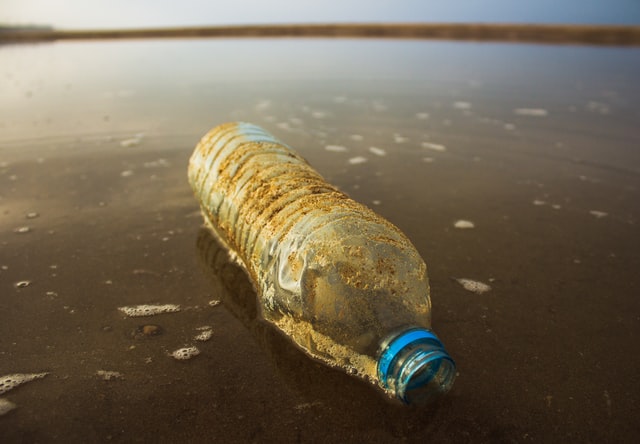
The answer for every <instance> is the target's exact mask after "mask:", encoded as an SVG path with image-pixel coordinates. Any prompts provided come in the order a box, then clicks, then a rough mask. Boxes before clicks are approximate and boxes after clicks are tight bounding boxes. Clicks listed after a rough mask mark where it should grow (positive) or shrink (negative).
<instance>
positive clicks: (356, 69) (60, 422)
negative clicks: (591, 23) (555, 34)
mask: <svg viewBox="0 0 640 444" xmlns="http://www.w3.org/2000/svg"><path fill="white" fill-rule="evenodd" d="M637 55H638V51H637V50H636V49H629V48H627V49H624V48H588V47H584V48H583V47H544V46H535V45H499V44H495V45H494V44H487V45H476V44H469V43H457V44H454V43H442V42H406V41H395V42H389V41H363V42H353V41H340V40H326V41H323V40H320V41H314V42H308V41H307V42H300V41H295V40H283V41H280V42H264V41H248V40H244V41H235V40H230V41H178V42H174V41H162V42H94V43H81V42H76V43H55V44H47V45H36V46H20V47H12V48H2V49H0V61H1V62H2V63H0V66H2V68H1V69H0V75H1V76H2V77H3V78H4V79H6V82H5V83H4V84H3V86H2V87H0V88H1V89H0V94H1V95H2V97H3V100H2V101H1V102H0V267H1V268H0V313H1V315H0V316H1V318H0V319H1V320H2V322H0V377H2V376H4V375H7V374H13V373H39V372H48V375H47V376H46V377H44V378H42V379H39V380H35V381H32V382H28V383H26V384H24V385H22V386H20V387H17V388H15V389H13V390H10V391H8V392H6V393H4V394H2V395H0V397H1V398H4V399H6V400H9V401H10V402H11V403H13V404H14V405H15V406H16V407H15V409H13V410H12V411H9V412H8V413H6V414H4V415H2V416H0V427H1V428H2V441H3V442H149V441H153V442H158V441H159V442H169V441H172V442H175V441H177V440H182V441H189V442H210V441H212V440H213V441H216V440H220V441H222V440H224V441H225V442H252V441H255V442H333V441H338V440H339V441H346V442H395V441H398V442H400V441H406V442H425V441H427V440H428V441H430V442H540V441H544V442H555V441H562V442H619V441H631V440H633V439H634V438H635V437H636V436H637V435H638V433H639V427H638V425H637V420H636V418H637V416H638V402H639V401H640V398H639V397H640V385H639V382H638V377H637V368H638V367H639V365H640V362H639V359H638V357H637V353H636V348H637V347H636V344H635V337H636V336H637V335H638V334H640V331H639V330H640V324H639V319H638V312H639V308H640V307H639V306H638V305H639V302H638V299H637V297H636V295H637V294H638V291H639V290H640V288H639V283H640V280H639V278H638V277H637V271H636V270H638V269H639V268H640V260H639V256H638V254H637V251H638V248H639V247H640V236H639V235H638V230H637V224H638V217H639V215H640V204H639V203H638V202H640V199H639V198H638V197H639V196H638V192H639V190H638V187H639V186H640V167H639V165H640V153H639V152H638V150H637V147H638V146H640V143H639V142H640V140H639V139H640V137H639V136H638V132H637V127H638V123H639V120H640V109H639V108H638V105H637V104H638V103H640V101H639V100H638V99H639V98H640V88H639V87H638V85H637V78H638V75H639V74H640V64H639V63H638V62H636V60H640V58H638V57H637ZM229 120H246V121H251V122H254V123H257V124H259V125H262V126H264V127H265V128H267V129H268V130H269V131H271V132H273V133H274V134H275V135H277V136H278V137H279V138H281V139H282V140H283V141H285V142H286V143H288V144H290V145H291V146H294V147H295V148H296V149H298V151H299V152H300V153H301V154H302V155H303V156H304V157H305V158H307V159H308V160H309V162H310V163H311V164H312V165H314V167H316V168H317V169H318V170H319V171H320V172H321V173H322V174H323V175H324V176H325V177H326V178H327V179H328V180H329V181H330V182H331V183H334V184H336V185H337V186H339V187H340V188H341V189H343V190H344V191H346V192H347V193H349V194H350V195H351V196H352V197H353V198H354V199H356V200H358V201H361V202H363V203H365V204H367V205H369V206H371V207H372V208H373V209H374V210H376V211H378V212H379V213H380V214H382V215H383V216H384V217H386V218H387V219H389V220H391V221H392V222H394V223H395V224H396V225H398V226H399V227H400V228H401V229H402V230H403V231H404V232H405V233H406V234H407V235H408V237H409V238H410V239H411V240H412V242H413V243H414V244H415V245H416V247H417V248H418V250H419V251H420V252H421V254H422V255H423V257H424V258H425V260H426V262H427V266H428V272H429V277H430V280H431V291H432V303H433V327H434V330H435V331H436V333H437V334H438V335H439V336H440V337H441V338H442V340H443V341H444V343H445V344H446V346H447V348H448V350H449V351H450V353H451V355H452V356H453V358H454V359H455V360H456V362H457V365H458V370H459V376H458V379H457V380H456V383H455V385H454V387H453V389H452V391H451V392H450V393H449V395H448V396H446V397H445V398H443V399H442V400H441V401H440V402H439V403H438V404H437V405H433V406H430V407H427V408H425V409H417V408H406V407H401V406H396V405H392V404H389V403H388V402H387V401H386V399H384V398H383V397H382V396H381V395H380V394H379V393H377V392H376V391H375V390H373V389H372V388H371V387H370V386H368V385H367V384H365V383H362V382H360V381H358V380H355V379H354V378H352V377H349V376H347V375H344V374H342V373H339V372H337V371H334V370H331V369H328V368H325V367H324V366H322V365H321V364H318V363H315V362H313V361H311V360H309V359H307V358H306V356H304V355H302V354H301V353H300V352H298V351H297V350H296V349H295V348H293V347H291V346H290V345H289V344H288V342H287V341H286V339H284V338H282V337H281V336H280V335H279V334H278V333H277V332H276V331H274V330H273V329H271V328H270V327H269V326H268V325H265V324H264V323H262V322H260V320H259V318H257V317H256V312H255V307H254V306H252V301H253V299H252V298H253V297H254V294H253V293H252V290H251V285H250V283H249V282H248V281H247V280H246V277H244V276H243V274H242V271H241V270H239V269H237V267H236V266H235V265H234V264H233V263H231V262H226V261H225V260H224V254H222V252H221V251H220V250H219V247H217V246H216V245H215V243H212V241H211V240H210V239H208V238H207V237H206V236H205V235H203V233H202V231H201V224H202V219H201V216H200V214H199V212H198V208H197V203H196V201H195V199H194V198H193V196H192V194H191V190H190V189H189V185H188V183H187V179H186V168H187V160H188V157H189V156H190V154H191V152H192V150H193V148H194V146H195V144H196V143H197V141H198V139H199V138H200V137H201V136H202V135H203V134H204V133H205V132H206V131H207V130H208V129H209V128H210V127H212V126H213V125H216V124H219V123H221V122H224V121H229ZM336 147H340V148H336ZM372 148H375V149H372ZM353 159H360V160H357V161H354V160H353ZM32 213H37V214H36V215H34V214H32ZM459 220H466V221H470V222H472V223H473V228H467V229H460V228H455V226H454V224H455V223H456V221H459ZM22 227H28V228H29V230H28V231H27V230H22V231H27V232H19V231H21V230H19V229H20V228H22ZM16 231H18V232H16ZM456 278H468V279H472V280H475V281H480V282H483V283H485V284H488V285H490V286H491V290H489V291H487V292H484V293H482V294H477V293H473V292H471V291H468V290H466V289H465V288H464V287H463V286H462V285H460V283H459V282H458V281H456V280H455V279H456ZM20 281H29V285H28V286H26V287H24V288H17V287H16V286H15V284H16V283H18V282H20ZM211 301H220V304H218V305H215V303H213V304H212V303H211ZM151 303H161V304H165V303H167V304H179V305H180V306H181V307H182V310H181V311H180V312H177V313H166V314H161V315H157V316H153V317H149V318H131V317H127V316H125V315H124V314H123V313H122V312H121V311H119V310H118V307H122V306H127V305H137V304H151ZM213 305H215V306H213ZM144 324H157V325H159V326H161V327H162V331H163V333H162V334H160V335H157V336H150V337H140V336H139V335H137V336H136V335H135V334H132V332H134V331H136V329H137V328H138V327H139V326H141V325H144ZM205 326H211V328H212V331H213V334H212V337H211V339H210V340H208V341H205V342H199V341H195V339H194V337H195V336H196V335H197V334H199V333H200V332H201V331H202V330H198V328H200V327H205ZM188 345H196V346H197V347H198V348H199V350H200V354H199V355H198V356H196V357H194V358H193V359H191V360H187V361H178V360H175V359H174V358H172V357H170V356H168V353H170V352H172V351H174V350H176V349H178V348H181V347H185V346H188ZM99 371H113V372H118V374H117V375H116V374H111V375H113V377H112V378H111V379H109V378H107V379H109V380H105V373H98V372H99Z"/></svg>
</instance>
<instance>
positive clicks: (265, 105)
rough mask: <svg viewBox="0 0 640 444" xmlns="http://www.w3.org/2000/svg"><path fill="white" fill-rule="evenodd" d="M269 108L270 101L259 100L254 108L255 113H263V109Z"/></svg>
mask: <svg viewBox="0 0 640 444" xmlns="http://www.w3.org/2000/svg"><path fill="white" fill-rule="evenodd" d="M270 106H271V101H270V100H261V101H259V102H258V103H256V105H255V107H254V108H255V109H256V110H257V111H264V110H265V109H267V108H269V107H270Z"/></svg>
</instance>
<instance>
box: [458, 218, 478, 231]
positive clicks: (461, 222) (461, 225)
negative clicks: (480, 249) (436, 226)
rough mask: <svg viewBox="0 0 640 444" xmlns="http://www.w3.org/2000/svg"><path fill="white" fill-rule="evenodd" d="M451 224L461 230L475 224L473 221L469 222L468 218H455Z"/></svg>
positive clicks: (473, 226) (472, 226)
mask: <svg viewBox="0 0 640 444" xmlns="http://www.w3.org/2000/svg"><path fill="white" fill-rule="evenodd" d="M453 226H454V227H455V228H459V229H461V230H464V229H468V228H475V225H474V223H473V222H471V221H470V220H463V219H460V220H457V221H456V222H455V223H454V224H453Z"/></svg>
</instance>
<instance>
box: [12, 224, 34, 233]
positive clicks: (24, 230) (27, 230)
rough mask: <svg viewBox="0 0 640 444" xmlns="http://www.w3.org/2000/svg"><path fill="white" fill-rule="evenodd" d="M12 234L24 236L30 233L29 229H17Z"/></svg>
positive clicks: (25, 227)
mask: <svg viewBox="0 0 640 444" xmlns="http://www.w3.org/2000/svg"><path fill="white" fill-rule="evenodd" d="M13 232H14V233H16V234H26V233H30V232H31V227H27V226H24V227H17V228H14V229H13Z"/></svg>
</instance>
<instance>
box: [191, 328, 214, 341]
mask: <svg viewBox="0 0 640 444" xmlns="http://www.w3.org/2000/svg"><path fill="white" fill-rule="evenodd" d="M196 330H198V331H200V333H198V334H197V335H196V336H195V337H194V338H193V339H194V340H195V341H200V342H206V341H208V340H209V339H211V337H212V336H213V327H211V326H210V325H204V326H202V327H198V328H196Z"/></svg>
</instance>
